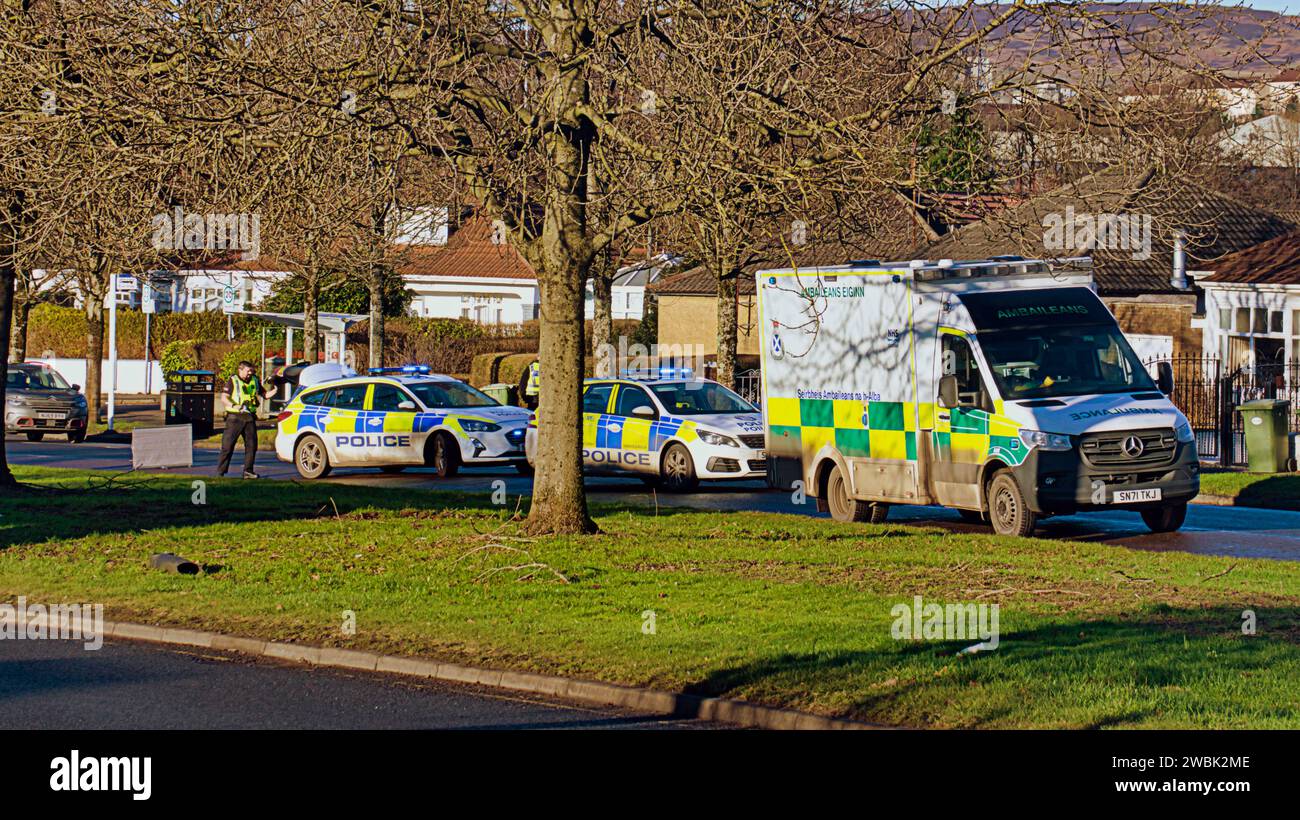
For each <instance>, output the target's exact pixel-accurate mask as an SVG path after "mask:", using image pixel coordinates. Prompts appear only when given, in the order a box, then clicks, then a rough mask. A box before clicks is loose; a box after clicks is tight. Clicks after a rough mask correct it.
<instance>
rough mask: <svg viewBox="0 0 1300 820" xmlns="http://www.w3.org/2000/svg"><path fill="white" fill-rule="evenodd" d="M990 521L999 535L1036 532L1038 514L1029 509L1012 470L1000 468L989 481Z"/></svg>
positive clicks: (1028, 534) (1023, 534) (1023, 535)
mask: <svg viewBox="0 0 1300 820" xmlns="http://www.w3.org/2000/svg"><path fill="white" fill-rule="evenodd" d="M988 495H989V522H990V523H992V524H993V531H994V532H996V533H997V534H998V535H1018V536H1020V537H1022V538H1023V537H1026V536H1030V535H1033V534H1034V527H1036V526H1038V515H1037V514H1036V513H1035V512H1034V511H1033V510H1031V509H1029V502H1028V501H1026V500H1025V494H1024V493H1023V492H1021V491H1020V484H1019V483H1018V482H1017V481H1016V477H1015V476H1013V475H1012V474H1011V471H1010V470H998V471H997V473H996V474H994V476H993V480H992V481H991V482H989V494H988Z"/></svg>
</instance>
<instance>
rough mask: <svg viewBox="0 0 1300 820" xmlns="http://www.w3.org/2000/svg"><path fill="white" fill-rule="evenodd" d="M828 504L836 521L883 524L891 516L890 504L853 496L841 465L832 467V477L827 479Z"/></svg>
mask: <svg viewBox="0 0 1300 820" xmlns="http://www.w3.org/2000/svg"><path fill="white" fill-rule="evenodd" d="M826 505H827V506H828V507H830V510H831V518H834V519H835V520H836V521H844V522H849V521H856V522H858V523H864V522H865V523H871V524H883V523H885V519H886V518H888V517H889V505H888V504H881V503H874V502H871V501H859V500H858V499H856V498H852V497H851V496H850V495H849V484H848V482H847V481H845V480H844V474H843V473H841V472H840V468H839V467H833V468H831V475H830V478H829V479H827V481H826Z"/></svg>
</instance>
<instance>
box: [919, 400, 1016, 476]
mask: <svg viewBox="0 0 1300 820" xmlns="http://www.w3.org/2000/svg"><path fill="white" fill-rule="evenodd" d="M934 448H935V452H936V454H937V455H938V456H939V457H940V458H941V459H944V460H947V461H955V462H959V463H964V464H983V463H984V462H985V461H987V460H988V459H990V458H998V459H1001V460H1002V461H1004V462H1006V463H1007V464H1009V465H1011V466H1013V467H1014V466H1016V465H1019V464H1020V463H1021V462H1022V461H1024V460H1025V457H1026V456H1028V455H1029V451H1028V449H1027V448H1026V447H1025V445H1024V443H1023V442H1021V441H1020V428H1019V427H1018V426H1017V425H1016V424H1015V423H1014V422H1012V421H1011V419H1008V418H1006V417H1005V416H1000V415H996V414H989V413H988V412H987V411H984V410H972V409H961V408H958V409H954V410H951V411H949V420H948V421H942V420H936V422H935V427H934Z"/></svg>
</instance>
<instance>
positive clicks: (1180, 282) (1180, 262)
mask: <svg viewBox="0 0 1300 820" xmlns="http://www.w3.org/2000/svg"><path fill="white" fill-rule="evenodd" d="M1169 284H1170V285H1172V286H1173V287H1174V288H1177V289H1178V290H1187V253H1186V252H1185V251H1184V250H1183V232H1182V231H1174V272H1173V276H1171V277H1169Z"/></svg>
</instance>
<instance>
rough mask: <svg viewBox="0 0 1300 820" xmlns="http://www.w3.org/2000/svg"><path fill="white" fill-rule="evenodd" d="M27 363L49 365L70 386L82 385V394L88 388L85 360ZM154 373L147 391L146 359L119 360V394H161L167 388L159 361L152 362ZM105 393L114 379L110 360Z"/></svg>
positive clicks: (105, 380)
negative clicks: (111, 379) (110, 370)
mask: <svg viewBox="0 0 1300 820" xmlns="http://www.w3.org/2000/svg"><path fill="white" fill-rule="evenodd" d="M27 361H32V362H41V363H42V364H48V365H49V366H50V367H52V368H54V369H55V370H57V371H59V375H61V376H63V378H64V379H65V380H66V381H67V382H68V383H69V384H77V385H81V388H82V392H85V387H86V360H85V359H28V360H27ZM150 364H151V365H152V367H151V368H150V370H151V371H152V373H151V376H150V379H149V383H148V387H149V389H148V390H146V389H145V387H146V381H145V372H146V370H145V361H144V359H118V360H117V392H119V393H155V394H157V393H161V392H162V391H163V388H164V387H166V382H165V381H164V380H163V374H162V368H161V367H159V366H158V362H157V361H153V362H150ZM103 368H104V369H103V376H102V378H103V381H104V385H103V391H104V393H105V394H107V393H108V382H109V379H110V378H112V374H111V373H110V372H109V367H108V360H107V359H105V360H104V362H103Z"/></svg>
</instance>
